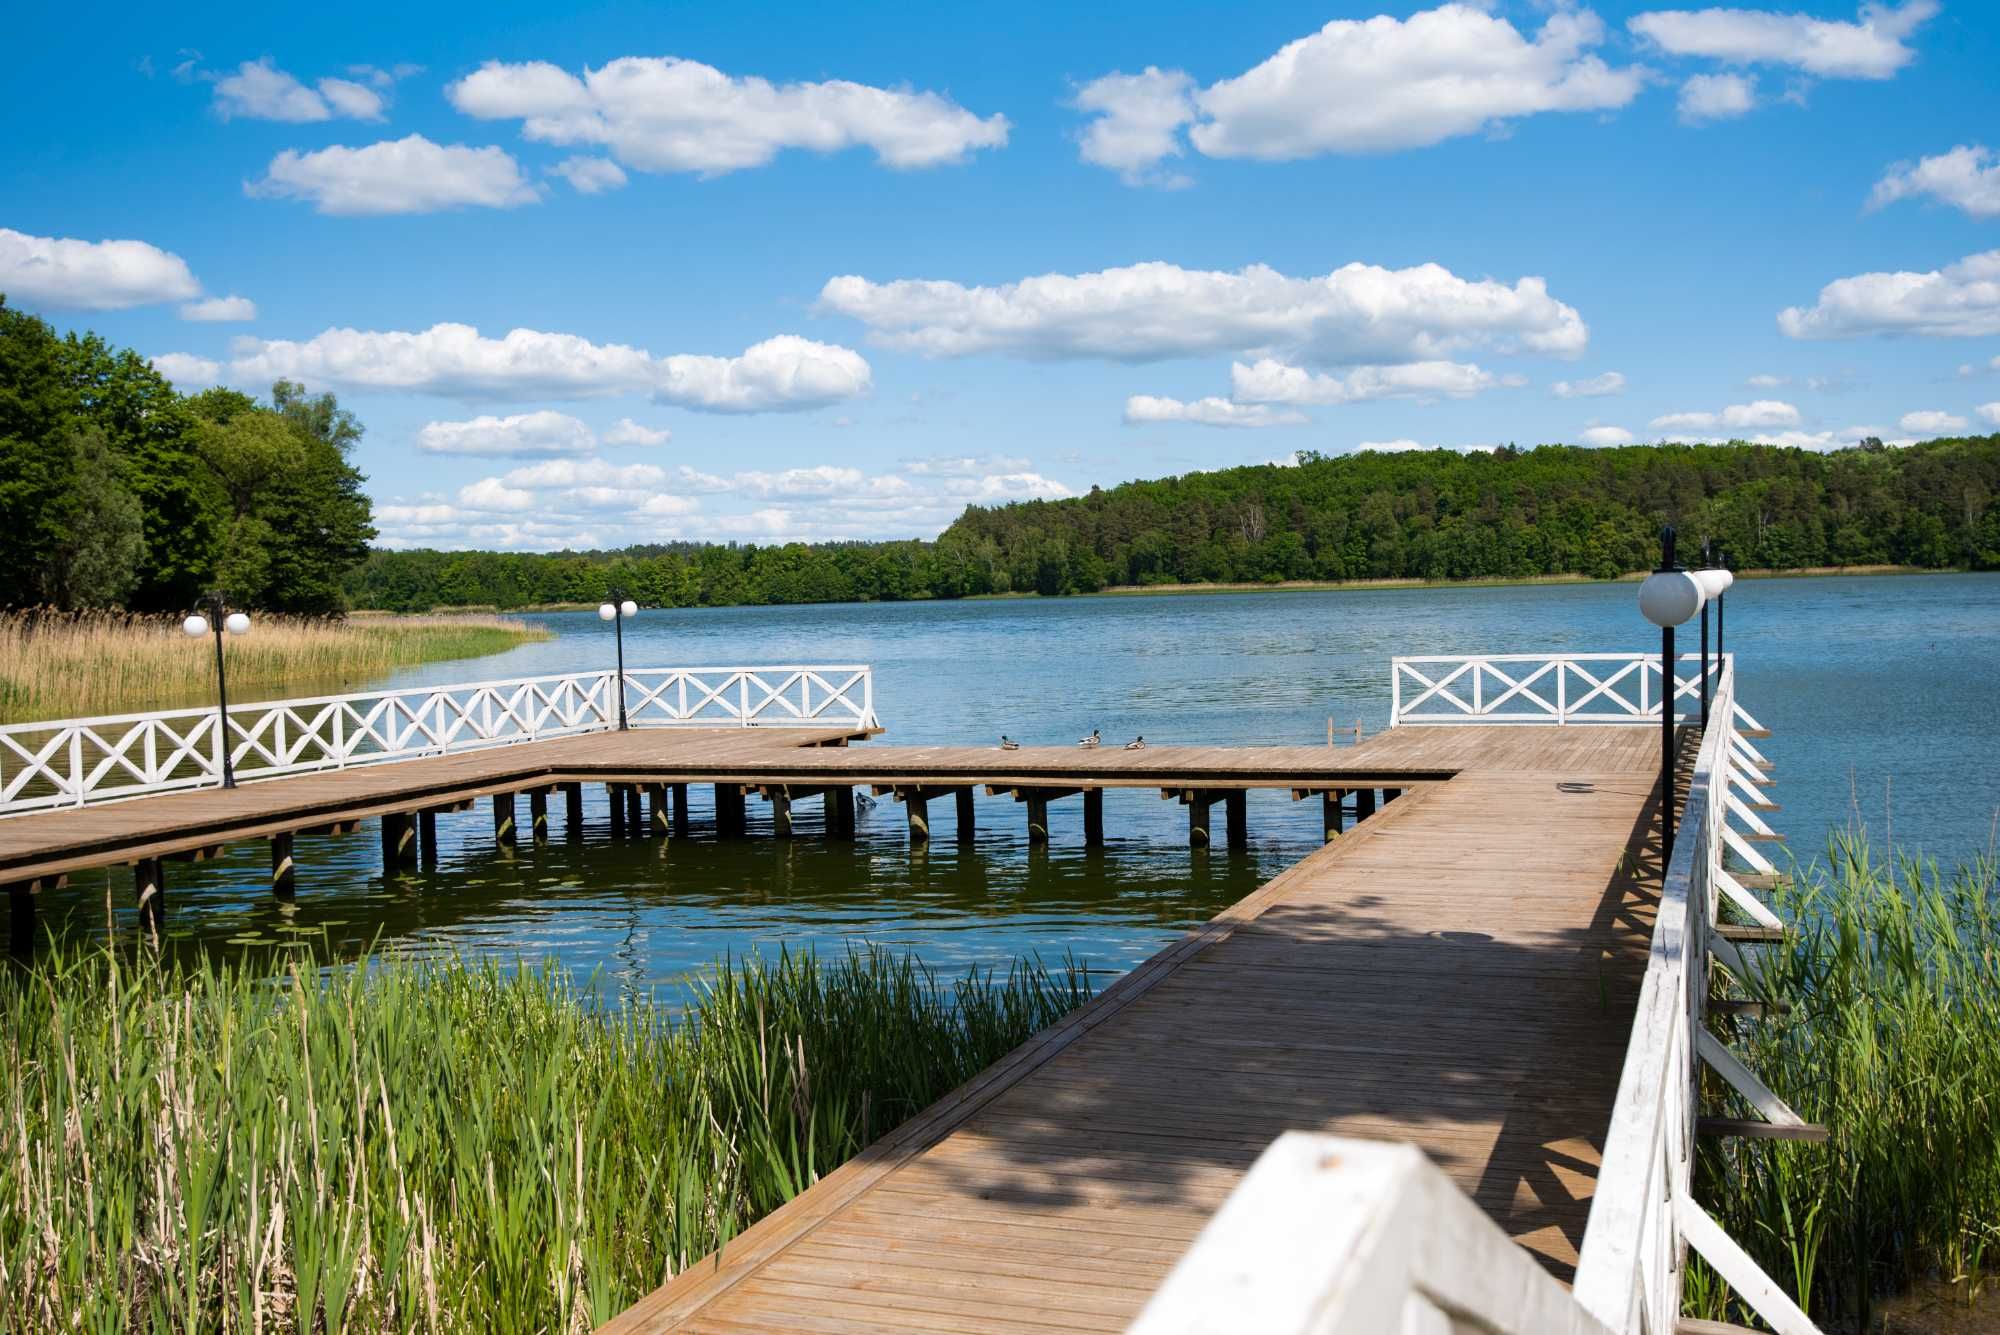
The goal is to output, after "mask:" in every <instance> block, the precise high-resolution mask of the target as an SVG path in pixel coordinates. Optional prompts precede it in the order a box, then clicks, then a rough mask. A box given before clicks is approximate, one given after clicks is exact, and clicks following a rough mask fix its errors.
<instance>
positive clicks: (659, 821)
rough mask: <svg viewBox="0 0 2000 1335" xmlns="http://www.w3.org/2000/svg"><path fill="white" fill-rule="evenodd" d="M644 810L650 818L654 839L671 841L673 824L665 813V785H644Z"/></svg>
mask: <svg viewBox="0 0 2000 1335" xmlns="http://www.w3.org/2000/svg"><path fill="white" fill-rule="evenodd" d="M646 808H647V813H648V814H649V815H650V816H651V817H652V826H653V834H654V836H655V837H656V838H660V839H671V838H672V837H673V822H672V818H671V817H670V816H669V814H668V812H667V785H665V784H664V783H649V784H647V785H646Z"/></svg>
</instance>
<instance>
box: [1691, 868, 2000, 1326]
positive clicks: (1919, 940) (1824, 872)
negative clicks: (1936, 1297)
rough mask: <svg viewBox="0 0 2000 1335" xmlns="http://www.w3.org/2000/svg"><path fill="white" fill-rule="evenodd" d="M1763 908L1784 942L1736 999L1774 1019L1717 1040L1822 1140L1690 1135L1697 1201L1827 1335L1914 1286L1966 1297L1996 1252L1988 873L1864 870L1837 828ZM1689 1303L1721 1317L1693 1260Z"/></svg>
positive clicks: (1736, 1108) (1997, 1169) (1999, 1043)
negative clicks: (1787, 930) (1751, 1002)
mask: <svg viewBox="0 0 2000 1335" xmlns="http://www.w3.org/2000/svg"><path fill="white" fill-rule="evenodd" d="M1777 907H1778V910H1779V912H1780V914H1781V915H1782V916H1783V917H1784V918H1785V919H1786V921H1787V922H1789V923H1791V924H1793V925H1794V926H1795V928H1796V931H1795V933H1794V934H1793V935H1792V936H1791V937H1790V938H1789V939H1788V941H1787V943H1786V944H1784V945H1782V946H1773V947H1768V948H1766V952H1765V954H1764V956H1763V960H1764V963H1763V965H1762V966H1761V968H1762V970H1763V977H1762V978H1761V980H1759V981H1755V982H1751V983H1749V984H1748V994H1749V995H1752V996H1758V997H1762V998H1764V999H1766V1000H1771V1001H1783V1002H1788V1003H1789V1004H1790V1005H1791V1006H1792V1008H1793V1009H1792V1013H1791V1014H1790V1015H1789V1016H1783V1017H1774V1018H1770V1019H1766V1020H1763V1021H1756V1022H1750V1021H1744V1022H1741V1023H1740V1024H1739V1026H1738V1030H1739V1031H1738V1032H1737V1033H1735V1034H1733V1035H1732V1036H1731V1042H1732V1044H1733V1046H1734V1047H1735V1048H1736V1049H1737V1050H1738V1051H1739V1052H1741V1053H1742V1054H1743V1056H1744V1057H1745V1059H1746V1060H1747V1062H1748V1063H1749V1066H1750V1068H1751V1069H1752V1070H1754V1071H1756V1072H1758V1074H1759V1075H1761V1076H1762V1077H1763V1078H1764V1080H1765V1081H1766V1083H1768V1084H1769V1085H1770V1086H1771V1088H1772V1089H1773V1090H1775V1091H1776V1092H1777V1093H1778V1094H1779V1095H1780V1096H1781V1097H1783V1098H1784V1099H1785V1100H1786V1101H1787V1102H1788V1103H1790V1104H1791V1106H1792V1107H1793V1108H1794V1109H1796V1110H1797V1111H1798V1112H1799V1113H1800V1114H1801V1115H1802V1116H1803V1117H1805V1118H1806V1120H1808V1121H1812V1122H1818V1123H1820V1124H1822V1125H1824V1126H1826V1127H1828V1128H1829V1129H1830V1131H1831V1133H1832V1140H1831V1142H1830V1143H1829V1144H1826V1145H1810V1144H1801V1143H1796V1142H1784V1141H1750V1140H1728V1141H1721V1142H1706V1143H1704V1145H1703V1146H1702V1151H1701V1156H1700V1160H1699V1163H1698V1165H1697V1175H1696V1190H1697V1195H1698V1199H1700V1200H1701V1201H1702V1202H1703V1204H1704V1205H1706V1206H1707V1207H1708V1209H1709V1210H1710V1211H1711V1213H1713V1214H1715V1215H1716V1217H1717V1219H1718V1221H1719V1222H1720V1223H1721V1224H1722V1225H1723V1227H1725V1228H1726V1229H1728V1230H1729V1232H1730V1233H1731V1234H1732V1235H1733V1236H1734V1237H1735V1238H1736V1239H1737V1240H1738V1241H1739V1242H1741V1243H1742V1244H1743V1245H1744V1246H1745V1247H1746V1248H1747V1249H1748V1250H1749V1251H1751V1253H1752V1254H1753V1255H1755V1256H1756V1257H1757V1258H1758V1260H1759V1261H1760V1262H1761V1263H1762V1264H1763V1266H1764V1268H1765V1271H1766V1273H1768V1274H1770V1275H1771V1276H1772V1277H1773V1278H1774V1279H1777V1280H1778V1281H1779V1282H1780V1283H1782V1284H1784V1285H1785V1286H1786V1287H1787V1288H1788V1289H1789V1290H1790V1291H1791V1292H1792V1294H1793V1296H1794V1297H1795V1298H1797V1299H1798V1301H1799V1302H1800V1303H1801V1305H1803V1306H1805V1307H1806V1309H1807V1310H1808V1312H1810V1313H1811V1314H1812V1315H1813V1316H1814V1317H1815V1318H1816V1319H1818V1320H1819V1321H1821V1323H1822V1324H1824V1325H1826V1326H1827V1328H1828V1329H1854V1330H1867V1329H1870V1328H1871V1327H1870V1324H1869V1323H1870V1321H1871V1319H1872V1317H1873V1309H1874V1307H1875V1305H1876V1302H1877V1300H1878V1299H1879V1298H1880V1297H1882V1296H1883V1295H1885V1294H1888V1293H1892V1292H1898V1291H1901V1290H1904V1289H1907V1288H1909V1287H1911V1286H1912V1285H1916V1284H1920V1283H1937V1282H1941V1283H1944V1284H1947V1285H1956V1286H1958V1287H1959V1288H1960V1289H1961V1290H1963V1291H1965V1292H1967V1293H1976V1292H1977V1290H1978V1288H1979V1286H1980V1284H1981V1282H1982V1281H1983V1280H1984V1279H1985V1277H1987V1276H1988V1275H1989V1274H1990V1272H1991V1268H1992V1266H1993V1264H1994V1261H1995V1259H1996V1257H1997V1256H2000V864H1996V863H1995V862H1994V861H1993V860H1992V859H1991V858H1990V857H1988V858H1983V859H1979V860H1976V861H1975V862H1973V863H1971V864H1970V865H1966V866H1961V867H1959V868H1957V869H1956V870H1953V871H1949V872H1945V871H1940V870H1939V869H1938V868H1937V867H1936V866H1935V865H1933V864H1928V863H1919V862H1916V861H1913V860H1907V859H1897V858H1893V857H1892V858H1891V859H1889V860H1887V861H1877V860H1875V859H1874V858H1872V857H1871V855H1870V853H1869V850H1868V847H1867V845H1866V844H1865V843H1864V842H1862V841H1861V840H1860V839H1858V838H1855V837H1851V836H1848V835H1838V836H1836V837H1835V839H1834V841H1833V843H1832V845H1831V847H1830V849H1829V854H1828V861H1827V865H1826V866H1825V867H1824V868H1815V869H1814V870H1813V871H1812V872H1811V873H1810V874H1802V875H1800V876H1799V877H1798V878H1797V880H1796V882H1795V888H1793V889H1790V890H1787V891H1782V892H1780V893H1779V896H1778V904H1777ZM1715 1106H1716V1107H1718V1108H1719V1109H1720V1108H1726V1109H1727V1110H1728V1111H1729V1112H1730V1113H1731V1115H1735V1116H1745V1115H1754V1114H1748V1113H1746V1112H1745V1111H1744V1110H1743V1109H1742V1106H1741V1105H1740V1104H1739V1103H1737V1102H1736V1100H1735V1096H1734V1095H1733V1093H1732V1094H1731V1095H1730V1096H1729V1097H1728V1099H1727V1100H1724V1099H1722V1098H1721V1097H1720V1096H1719V1095H1718V1096H1717V1097H1716V1099H1715ZM1688 1297H1689V1308H1690V1311H1691V1313H1692V1314H1695V1315H1702V1316H1710V1317H1718V1318H1724V1317H1726V1315H1727V1314H1728V1313H1729V1310H1730V1309H1731V1307H1732V1306H1733V1304H1732V1301H1731V1299H1730V1295H1729V1294H1728V1292H1727V1289H1726V1288H1725V1286H1723V1285H1722V1284H1721V1282H1720V1281H1719V1280H1718V1279H1717V1277H1716V1276H1715V1275H1714V1273H1713V1272H1712V1271H1709V1270H1708V1269H1707V1268H1706V1267H1704V1266H1701V1265H1699V1264H1694V1265H1691V1267H1690V1273H1689V1288H1688ZM1735 1315H1736V1316H1737V1317H1738V1318H1739V1319H1740V1318H1742V1316H1743V1313H1742V1312H1741V1310H1740V1309H1739V1310H1738V1311H1737V1312H1736V1313H1735Z"/></svg>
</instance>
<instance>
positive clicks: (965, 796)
mask: <svg viewBox="0 0 2000 1335" xmlns="http://www.w3.org/2000/svg"><path fill="white" fill-rule="evenodd" d="M952 801H953V803H954V804H955V805H956V806H957V808H958V842H959V843H960V844H963V845H966V846H968V847H969V846H970V845H971V844H972V842H973V841H974V840H975V839H977V838H978V837H979V824H978V820H979V818H978V816H977V814H976V811H977V808H975V807H974V805H973V793H972V789H970V788H960V789H958V790H957V791H956V792H954V793H953V794H952Z"/></svg>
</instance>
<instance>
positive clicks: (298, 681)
mask: <svg viewBox="0 0 2000 1335" xmlns="http://www.w3.org/2000/svg"><path fill="white" fill-rule="evenodd" d="M548 638H549V632H548V631H547V630H545V629H544V628H542V627H539V626H532V625H529V624H528V623H527V622H525V621H519V620H515V619H513V618H511V617H499V616H478V615H465V616H458V615H454V616H412V617H394V618H389V617H383V618H372V617H371V618H361V619H356V620H346V621H343V620H330V619H324V618H301V617H283V616H272V615H262V616H258V617H256V618H255V623H254V625H253V626H252V628H251V630H250V633H249V634H247V635H231V636H227V637H226V640H227V644H226V652H227V653H228V655H229V688H230V696H231V699H232V700H239V699H240V700H243V701H251V700H260V699H273V698H277V697H281V696H285V695H297V694H305V693H311V692H334V691H340V690H345V689H349V688H351V687H355V686H359V685H361V684H363V683H366V682H368V681H372V680H374V679H376V678H379V677H382V676H384V675H385V674H387V673H389V672H391V671H394V670H395V669H397V668H401V667H408V666H410V665H412V664H416V663H431V662H438V661H441V660H445V659H453V658H476V657H479V656H482V655H485V654H496V653H500V652H502V651H504V650H507V649H512V648H513V647H514V646H516V645H518V644H524V643H527V642H528V641H531V640H545V639H548ZM214 698H215V655H214V649H213V647H212V645H211V644H210V643H209V642H208V641H206V640H203V641H199V642H197V641H193V640H190V639H189V637H188V636H187V635H186V634H185V633H184V632H183V631H182V630H181V627H180V622H179V620H178V619H176V618H158V617H138V616H127V615H125V614H122V613H86V614H83V615H80V616H69V615H63V614H43V613H31V612H30V613H13V614H9V615H5V616H0V723H21V722H29V721H32V720H36V719H48V718H77V717H82V716H86V715H93V714H122V713H135V712H139V711H142V710H148V709H169V708H176V707H179V706H183V705H191V704H205V703H208V702H210V701H212V700H213V699H214Z"/></svg>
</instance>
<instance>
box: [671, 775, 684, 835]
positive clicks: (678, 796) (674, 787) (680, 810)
mask: <svg viewBox="0 0 2000 1335" xmlns="http://www.w3.org/2000/svg"><path fill="white" fill-rule="evenodd" d="M668 787H669V789H670V791H671V792H672V793H673V795H674V838H676V839H685V838H687V834H688V786H687V785H686V784H684V783H676V784H670V785H668Z"/></svg>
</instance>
